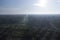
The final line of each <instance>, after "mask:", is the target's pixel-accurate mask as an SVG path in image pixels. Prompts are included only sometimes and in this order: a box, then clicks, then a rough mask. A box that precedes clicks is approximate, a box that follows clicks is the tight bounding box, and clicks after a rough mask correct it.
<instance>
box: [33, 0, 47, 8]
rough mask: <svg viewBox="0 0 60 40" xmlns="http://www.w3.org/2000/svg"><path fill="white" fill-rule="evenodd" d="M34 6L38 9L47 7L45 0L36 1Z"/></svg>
mask: <svg viewBox="0 0 60 40" xmlns="http://www.w3.org/2000/svg"><path fill="white" fill-rule="evenodd" d="M34 5H35V6H38V7H47V0H38V2H37V3H35V4H34Z"/></svg>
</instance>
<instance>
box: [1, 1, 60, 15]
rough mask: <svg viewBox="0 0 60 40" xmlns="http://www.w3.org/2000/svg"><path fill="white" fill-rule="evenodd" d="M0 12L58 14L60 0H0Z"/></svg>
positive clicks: (59, 11)
mask: <svg viewBox="0 0 60 40" xmlns="http://www.w3.org/2000/svg"><path fill="white" fill-rule="evenodd" d="M0 14H60V0H0Z"/></svg>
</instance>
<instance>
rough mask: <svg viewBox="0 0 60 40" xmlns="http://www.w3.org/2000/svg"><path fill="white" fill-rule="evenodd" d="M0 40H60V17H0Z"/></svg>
mask: <svg viewBox="0 0 60 40" xmlns="http://www.w3.org/2000/svg"><path fill="white" fill-rule="evenodd" d="M0 40H60V15H0Z"/></svg>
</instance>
